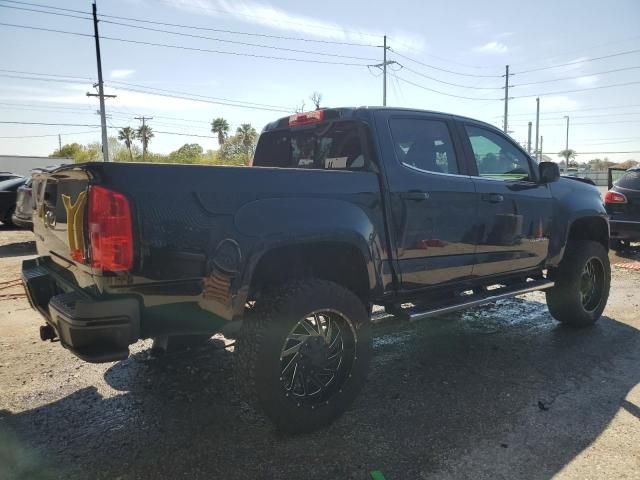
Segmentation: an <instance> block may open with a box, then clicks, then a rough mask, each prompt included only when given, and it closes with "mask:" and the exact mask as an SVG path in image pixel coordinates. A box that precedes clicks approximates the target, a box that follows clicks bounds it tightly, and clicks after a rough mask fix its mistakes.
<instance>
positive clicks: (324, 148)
mask: <svg viewBox="0 0 640 480" xmlns="http://www.w3.org/2000/svg"><path fill="white" fill-rule="evenodd" d="M253 165H254V166H256V167H280V168H312V169H323V170H363V169H366V168H367V162H366V161H365V153H364V148H363V145H362V139H361V136H360V130H359V128H358V124H357V123H356V122H352V121H343V122H332V123H324V124H318V125H316V126H313V127H307V128H300V129H293V130H291V129H286V130H274V131H271V132H266V133H263V134H262V135H261V136H260V140H259V141H258V146H257V148H256V154H255V157H254V160H253Z"/></svg>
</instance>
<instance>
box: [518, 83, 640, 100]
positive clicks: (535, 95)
mask: <svg viewBox="0 0 640 480" xmlns="http://www.w3.org/2000/svg"><path fill="white" fill-rule="evenodd" d="M637 84H640V80H638V81H633V82H625V83H614V84H612V85H599V86H597V87H585V88H575V89H573V90H559V91H555V92H545V93H536V94H531V95H518V96H516V97H510V98H511V99H517V98H531V97H544V96H546V95H557V94H560V93H575V92H584V91H587V90H600V89H603V88H614V87H626V86H629V85H637Z"/></svg>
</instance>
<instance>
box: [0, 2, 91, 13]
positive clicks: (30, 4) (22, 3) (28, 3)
mask: <svg viewBox="0 0 640 480" xmlns="http://www.w3.org/2000/svg"><path fill="white" fill-rule="evenodd" d="M0 1H1V2H5V3H16V4H18V5H28V6H30V7H40V8H51V9H52V10H60V11H63V12H72V13H84V14H86V15H91V14H90V13H89V12H83V11H82V10H73V9H71V8H62V7H58V6H53V5H45V4H42V3H31V2H18V1H15V0H0Z"/></svg>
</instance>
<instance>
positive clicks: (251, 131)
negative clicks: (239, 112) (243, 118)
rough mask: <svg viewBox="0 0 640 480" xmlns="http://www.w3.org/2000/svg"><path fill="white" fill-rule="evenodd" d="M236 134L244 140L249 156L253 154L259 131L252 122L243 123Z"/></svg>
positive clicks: (243, 144) (243, 143)
mask: <svg viewBox="0 0 640 480" xmlns="http://www.w3.org/2000/svg"><path fill="white" fill-rule="evenodd" d="M236 135H238V136H239V137H240V139H241V140H242V146H243V147H244V153H245V154H246V155H247V156H250V155H253V146H254V145H255V143H256V140H257V139H258V132H256V129H255V128H253V127H252V126H251V124H250V123H243V124H242V125H240V126H239V127H238V129H237V130H236Z"/></svg>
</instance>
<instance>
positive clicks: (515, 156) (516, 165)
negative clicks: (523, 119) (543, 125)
mask: <svg viewBox="0 0 640 480" xmlns="http://www.w3.org/2000/svg"><path fill="white" fill-rule="evenodd" d="M465 129H466V131H467V135H468V137H469V142H470V143H471V148H472V150H473V156H474V158H475V161H476V165H477V166H478V174H479V175H480V176H481V177H485V178H492V179H494V180H503V181H513V180H524V181H532V180H534V177H533V175H532V173H531V164H530V162H529V160H528V158H527V156H526V155H525V154H524V153H522V152H521V151H520V150H518V149H517V148H516V147H515V146H514V145H513V144H512V143H511V142H509V141H508V140H507V139H506V138H503V137H502V136H500V135H498V134H496V133H495V132H492V131H491V130H487V129H485V128H481V127H476V126H472V125H466V126H465Z"/></svg>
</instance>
